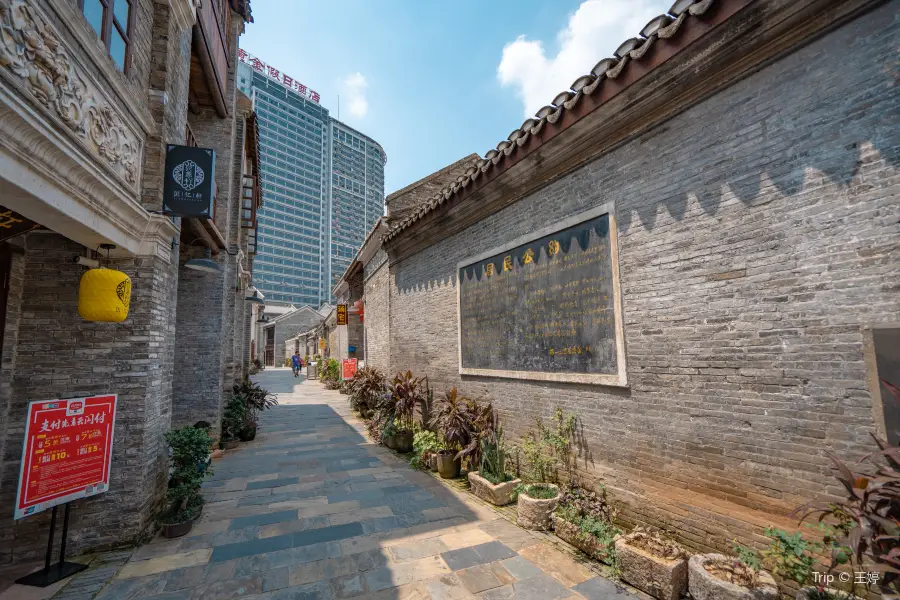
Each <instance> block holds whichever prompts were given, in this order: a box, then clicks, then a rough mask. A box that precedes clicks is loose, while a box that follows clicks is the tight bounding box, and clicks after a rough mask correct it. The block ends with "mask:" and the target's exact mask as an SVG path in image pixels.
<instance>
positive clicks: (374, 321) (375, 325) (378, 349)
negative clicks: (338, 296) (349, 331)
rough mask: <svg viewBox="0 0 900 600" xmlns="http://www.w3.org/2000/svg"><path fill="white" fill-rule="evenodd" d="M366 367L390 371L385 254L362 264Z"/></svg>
mask: <svg viewBox="0 0 900 600" xmlns="http://www.w3.org/2000/svg"><path fill="white" fill-rule="evenodd" d="M364 276H365V299H366V312H365V340H366V365H367V366H370V367H375V368H376V369H378V370H380V371H383V372H387V371H388V370H389V369H390V324H389V318H390V317H389V308H390V292H391V290H390V280H389V277H388V266H387V254H385V252H384V250H379V251H378V252H377V253H375V256H373V257H372V260H370V261H369V262H368V263H367V264H366V265H365V270H364Z"/></svg>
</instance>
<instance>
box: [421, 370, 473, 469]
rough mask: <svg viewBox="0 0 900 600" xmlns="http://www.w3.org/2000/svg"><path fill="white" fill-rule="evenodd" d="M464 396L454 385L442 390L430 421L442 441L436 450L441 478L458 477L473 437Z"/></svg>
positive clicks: (469, 413) (470, 415)
mask: <svg viewBox="0 0 900 600" xmlns="http://www.w3.org/2000/svg"><path fill="white" fill-rule="evenodd" d="M468 402H469V401H468V400H467V399H466V398H463V397H461V396H460V395H459V394H458V392H457V391H456V388H452V389H451V390H449V391H448V392H446V393H445V394H444V397H443V398H442V399H441V400H439V401H438V402H437V403H436V406H435V407H434V414H433V416H432V419H431V425H432V427H433V428H434V429H436V430H437V431H438V432H439V433H440V435H441V437H442V438H443V442H444V449H442V450H440V451H438V454H437V468H438V473H440V475H441V477H443V478H444V479H454V478H456V477H459V472H460V469H461V466H462V457H463V455H464V454H465V452H464V449H465V448H467V447H468V446H469V445H470V444H471V443H472V440H473V438H474V425H473V423H472V413H471V412H470V410H469V408H468V406H467V403H468Z"/></svg>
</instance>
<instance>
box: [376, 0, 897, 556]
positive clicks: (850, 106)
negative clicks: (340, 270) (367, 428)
mask: <svg viewBox="0 0 900 600" xmlns="http://www.w3.org/2000/svg"><path fill="white" fill-rule="evenodd" d="M896 9H897V5H896V3H890V2H888V3H884V2H869V1H864V0H811V1H810V2H804V3H802V8H801V5H800V3H786V2H778V1H775V0H757V1H749V0H702V1H695V2H679V3H676V4H675V5H673V8H672V9H671V10H672V11H673V12H672V13H671V14H665V15H661V16H660V17H658V18H656V19H653V20H652V21H651V22H650V23H648V24H647V26H646V27H644V29H643V30H642V31H641V32H640V35H639V36H637V37H635V38H633V39H630V40H628V41H626V42H624V43H623V44H622V45H621V46H620V47H619V48H618V49H617V51H616V53H615V56H613V57H610V58H608V59H604V60H602V61H600V62H599V63H598V64H597V65H596V66H595V67H594V68H593V70H592V71H591V72H589V73H587V74H586V75H584V76H582V77H579V78H578V79H577V80H576V81H575V82H574V83H573V86H572V89H571V90H564V91H563V92H562V93H560V94H559V95H558V96H557V97H556V98H554V99H553V100H552V102H551V103H550V104H548V106H547V107H545V108H543V109H541V110H540V111H539V112H538V113H537V115H536V116H535V117H534V118H532V119H528V120H527V121H526V122H525V123H523V124H522V126H521V127H520V128H519V129H517V130H516V131H514V132H513V133H512V134H511V135H510V136H509V138H508V139H506V140H503V141H501V142H500V144H498V146H497V147H496V148H495V149H491V150H490V151H489V152H488V153H486V155H485V158H484V160H482V161H479V164H478V165H476V166H474V167H472V168H470V169H468V170H467V172H466V173H465V176H464V177H463V178H462V180H460V181H457V182H455V183H454V184H453V185H450V186H448V187H446V188H445V189H444V190H442V193H441V194H439V195H436V196H435V197H433V198H432V199H429V200H428V201H427V202H426V203H425V204H424V206H423V207H422V208H421V209H420V210H417V211H415V213H413V214H412V215H410V216H409V217H408V218H406V219H403V220H402V221H401V222H400V223H395V224H392V229H391V230H390V232H389V233H388V234H387V235H386V236H385V237H384V238H383V248H382V251H383V254H382V255H380V257H377V258H373V260H372V261H370V264H371V266H372V269H371V274H370V271H369V270H368V269H367V272H366V281H367V285H366V287H365V291H364V298H365V300H366V303H365V306H366V311H365V327H366V330H367V337H368V338H369V340H370V343H369V344H368V356H367V362H369V363H371V364H377V365H379V366H384V365H387V367H386V368H387V369H388V370H389V371H390V372H395V371H400V370H403V371H405V370H406V369H412V370H413V372H414V373H416V374H417V375H420V376H422V375H427V376H428V379H429V383H430V384H431V385H432V386H433V387H436V388H438V393H440V392H441V388H444V389H446V388H450V387H454V386H455V387H457V388H458V389H459V392H460V394H462V395H465V396H469V397H476V398H485V399H489V400H491V401H492V402H493V403H494V406H495V407H496V408H497V409H498V410H499V413H500V419H501V422H502V424H503V430H504V433H505V434H507V435H508V438H509V441H510V442H512V443H515V441H516V440H517V439H518V438H520V436H522V435H523V434H524V433H525V432H526V431H528V429H529V428H531V427H533V426H534V423H535V419H536V418H537V417H541V418H543V419H544V421H545V422H546V420H547V419H548V418H549V417H550V416H551V415H552V413H553V411H554V410H555V409H556V408H560V409H562V410H563V411H565V412H566V413H573V414H575V415H576V417H577V418H578V435H577V440H576V442H577V444H576V447H577V454H578V460H577V474H578V476H579V477H580V478H581V479H582V480H583V482H584V483H585V484H586V485H597V484H603V485H604V486H605V489H606V490H607V492H608V493H609V495H610V497H611V498H612V499H613V500H614V501H615V502H616V504H617V505H618V508H619V517H620V518H621V519H622V521H624V522H625V523H627V524H645V525H654V526H659V527H662V528H664V529H665V530H666V531H667V532H668V533H669V534H671V535H673V536H675V537H676V538H677V539H678V540H679V541H681V542H682V543H684V544H685V545H686V546H688V547H690V548H691V549H693V550H702V551H709V550H717V551H722V550H725V551H727V550H728V549H730V548H731V546H732V543H733V542H732V541H733V540H738V541H739V542H741V543H744V544H751V545H759V544H760V543H761V542H762V540H763V539H764V538H763V537H762V533H763V529H764V528H765V527H766V526H767V525H774V526H777V527H782V528H794V527H796V521H797V518H796V517H795V516H791V512H792V511H793V510H794V509H796V508H797V507H799V506H801V505H803V504H805V503H807V502H809V501H812V500H817V501H823V502H827V501H828V500H829V499H834V498H836V497H837V496H839V495H841V493H842V491H843V490H842V489H841V488H840V486H839V485H838V484H837V481H836V480H835V479H834V478H833V477H832V469H831V462H830V461H829V458H828V455H827V453H828V452H833V453H834V454H836V455H837V456H839V457H840V458H842V459H843V460H845V461H848V462H852V461H855V460H857V459H859V458H860V457H862V456H863V455H866V454H868V453H870V452H872V451H877V446H875V444H874V443H873V441H872V438H871V437H870V434H873V433H875V434H878V435H881V436H882V437H887V436H888V435H889V434H890V432H888V431H886V430H887V428H888V427H887V426H886V423H891V422H894V423H896V411H897V410H898V408H897V407H896V406H895V405H891V404H890V403H889V401H888V399H887V398H886V397H882V392H881V391H880V387H879V377H888V376H889V374H888V373H887V372H883V371H881V370H880V367H878V366H877V365H878V364H879V361H878V360H876V358H877V357H878V355H880V354H882V351H883V350H884V349H883V348H879V342H878V340H879V339H881V338H882V336H880V335H879V334H880V333H881V332H885V331H888V332H890V331H893V332H896V331H897V330H898V328H900V296H898V289H897V284H896V275H897V265H898V264H900V255H898V246H897V243H896V241H897V239H898V238H900V226H898V222H900V220H898V207H900V202H898V197H900V155H898V151H897V149H898V148H900V137H898V136H900V130H898V128H897V127H896V119H895V117H896V115H897V110H898V96H897V94H896V70H897V64H896V39H897V37H898V34H900V20H898V19H897V10H896ZM598 58H599V57H598ZM585 215H588V216H585ZM601 217H602V218H604V219H606V221H605V223H606V224H607V226H606V227H604V228H599V227H598V228H597V229H596V231H597V232H599V233H590V235H588V232H585V237H584V238H583V239H585V240H587V241H588V242H585V243H586V244H587V245H585V246H581V247H582V248H584V247H587V248H588V249H592V248H593V247H594V246H590V245H589V243H590V240H591V239H595V238H597V236H602V238H600V239H606V240H609V242H608V243H609V246H608V249H604V250H603V252H598V254H597V255H596V256H597V257H599V258H602V259H603V261H601V262H599V263H593V262H591V261H583V262H578V261H570V263H571V264H572V266H573V267H574V268H583V265H584V264H598V265H601V266H602V267H603V269H606V271H604V270H603V269H601V268H600V267H598V270H597V272H596V273H594V274H593V275H591V277H596V278H597V281H598V283H596V284H595V283H594V280H593V279H590V278H589V277H587V276H586V277H585V279H583V280H581V281H578V282H573V285H572V287H571V288H569V287H563V286H560V287H558V288H557V287H554V286H553V285H549V286H548V287H547V288H546V292H547V293H546V295H545V297H546V300H545V299H541V301H540V302H535V303H533V304H530V303H529V300H531V298H532V297H533V296H527V297H526V296H525V292H526V291H529V289H534V288H528V287H527V286H523V287H521V288H515V287H513V288H511V290H512V292H511V293H510V292H509V290H507V293H506V296H504V297H500V296H497V295H496V294H498V293H499V292H497V293H494V292H490V291H487V292H485V294H486V295H485V298H487V300H485V301H484V302H481V304H480V305H479V303H478V302H474V301H466V300H465V299H466V296H464V295H463V294H464V292H465V290H466V289H471V288H467V287H466V286H470V285H472V281H473V279H472V277H473V275H472V272H473V271H474V274H475V276H477V277H478V278H480V280H481V281H490V282H493V281H497V282H500V283H497V284H496V285H497V286H498V287H497V289H499V290H503V289H504V288H503V285H502V282H503V281H506V280H505V278H506V277H512V276H516V273H518V272H520V271H522V270H528V269H533V270H534V272H535V277H539V276H541V275H540V273H541V272H543V271H546V269H547V268H549V267H548V265H553V264H556V265H561V264H562V265H564V266H565V262H564V259H566V258H568V252H570V251H572V252H574V251H577V247H576V246H577V245H578V244H582V242H575V241H573V238H572V237H571V236H570V237H567V238H563V240H562V241H563V243H562V244H561V245H562V248H560V244H559V240H558V239H556V238H555V237H554V236H555V235H557V234H556V233H554V232H561V231H565V230H566V228H567V227H570V226H571V227H574V226H576V225H578V224H579V223H582V222H585V220H586V219H590V218H601ZM548 227H550V228H552V231H550V232H549V233H547V232H546V231H545V229H546V228H548ZM545 233H546V237H540V236H542V235H544V234H545ZM560 235H561V234H560ZM541 240H544V241H541ZM554 242H556V243H554ZM532 243H533V246H528V244H532ZM568 243H571V244H572V246H571V247H567V245H566V244H568ZM598 247H600V248H605V247H604V246H598ZM517 248H518V249H519V250H521V251H518V250H516V249H517ZM523 248H524V249H523ZM534 248H537V250H536V253H535V254H532V253H531V251H532V250H533V249H534ZM572 248H575V250H573V249H572ZM495 256H496V257H499V258H498V259H497V261H495V260H494V259H493V258H491V257H495ZM504 256H506V257H507V258H509V259H510V260H509V261H507V260H506V258H504ZM479 261H480V262H479ZM554 261H556V262H554ZM473 265H474V266H473ZM488 265H490V268H488ZM613 266H614V267H615V269H612V267H613ZM507 267H508V268H507ZM461 269H462V271H461ZM609 269H612V270H613V271H614V272H617V276H615V277H612V276H611V277H612V278H611V279H610V280H607V279H604V277H605V275H606V274H607V273H608V272H609ZM507 271H511V273H509V274H507ZM461 272H462V273H463V275H462V276H461V275H460V273H461ZM560 273H565V271H563V270H561V271H560ZM461 277H462V278H463V279H462V280H461ZM526 277H527V273H526ZM559 277H563V275H562V274H560V275H559ZM492 278H493V279H492ZM536 280H537V279H535V281H536ZM526 281H528V279H526ZM585 282H586V283H585ZM486 285H493V284H491V283H489V284H486ZM589 287H597V288H599V292H598V291H597V290H595V289H588V288H589ZM572 290H575V291H577V292H579V294H581V293H582V292H584V294H585V296H584V297H585V298H588V299H589V300H590V301H591V302H594V301H596V302H598V303H599V302H600V301H601V300H599V299H598V298H602V301H603V302H604V304H602V305H600V304H598V305H593V304H588V305H585V304H583V301H582V300H581V299H580V298H581V296H577V297H576V296H573V293H572ZM537 291H540V290H537ZM537 291H535V292H534V294H536V293H537ZM529 293H531V292H530V291H529ZM598 294H599V295H598ZM370 298H378V301H370V300H369V299H370ZM469 298H471V296H469ZM519 298H521V299H522V302H521V303H520V305H518V306H519V308H517V310H523V311H524V310H526V308H525V307H533V308H531V309H530V310H531V314H532V315H533V316H531V317H529V318H530V319H531V320H530V321H528V322H527V327H528V329H524V328H519V329H518V330H513V331H511V333H515V334H516V335H518V334H535V333H537V334H540V336H542V337H541V338H540V340H539V341H540V343H543V344H545V345H546V343H547V341H549V340H552V339H554V338H555V337H560V338H565V336H567V335H569V331H568V330H569V329H570V328H572V329H576V330H577V331H576V333H582V332H584V331H585V330H584V328H583V323H584V322H585V321H576V317H575V316H574V313H572V311H571V310H570V308H571V307H576V308H578V309H579V310H581V311H582V313H583V314H585V315H590V314H594V312H593V311H594V309H595V308H600V309H601V310H603V311H605V310H606V306H607V304H606V302H607V301H608V302H611V303H612V304H609V306H614V307H615V309H616V310H612V311H610V312H606V313H604V316H603V319H604V322H603V325H604V327H605V329H597V330H595V332H593V333H589V335H593V336H598V335H600V334H598V333H596V331H600V332H605V333H603V335H602V336H601V337H602V339H603V341H604V343H606V342H608V343H609V344H610V347H612V348H613V349H614V350H613V352H611V353H610V354H609V355H607V356H606V357H605V358H606V363H607V364H612V365H613V369H612V371H611V372H612V373H613V375H616V376H615V377H610V378H609V379H608V380H607V381H606V382H605V383H600V382H597V381H594V380H591V379H590V378H589V377H581V378H579V377H573V373H574V371H573V368H572V365H578V364H579V363H578V360H579V359H578V357H579V356H584V355H585V354H589V353H592V352H593V350H592V349H591V348H585V347H581V346H577V347H575V348H574V349H573V348H571V347H566V348H561V347H560V346H556V347H550V349H551V350H554V353H550V352H549V351H547V352H543V353H541V352H538V351H537V349H539V348H543V347H544V346H540V345H539V344H536V345H534V346H528V347H526V348H525V351H517V352H518V353H516V354H513V353H512V351H509V350H508V348H507V346H504V344H503V340H499V341H498V340H492V341H491V344H490V345H485V346H484V348H488V349H490V348H494V347H497V348H501V349H506V350H505V351H507V353H506V354H503V352H501V351H498V352H497V354H496V355H492V356H488V358H489V359H498V360H500V359H504V360H506V362H507V364H509V366H508V367H507V369H506V370H505V371H503V372H502V373H499V374H498V373H497V371H498V369H487V368H485V369H482V370H481V372H480V373H472V372H471V370H472V368H471V367H469V366H467V365H470V364H473V362H474V359H472V358H471V357H472V356H474V353H472V352H471V350H468V351H467V350H465V346H463V344H465V343H466V338H467V337H468V338H471V337H472V333H473V332H472V331H471V329H463V326H464V325H465V324H466V323H470V322H471V319H470V320H469V321H466V320H465V319H464V317H465V318H469V316H470V315H472V314H475V313H476V310H477V309H478V307H479V306H482V307H483V306H488V307H497V309H498V310H497V312H496V317H497V318H501V317H503V316H504V313H503V312H502V310H505V309H503V307H504V306H507V305H508V304H509V303H511V302H512V303H514V302H515V301H516V300H517V299H519ZM492 299H496V300H497V302H496V303H494V304H492V303H491V302H493V300H492ZM544 309H546V311H545V310H544ZM563 309H566V310H569V313H567V314H573V316H572V317H571V320H572V321H576V322H575V323H574V324H572V323H571V322H570V321H569V318H568V317H567V318H566V319H565V322H564V323H563V324H562V326H560V325H559V324H557V323H545V322H544V321H543V320H542V319H544V317H541V314H545V313H546V314H550V315H552V314H555V313H557V312H562V311H563ZM578 318H579V319H584V318H586V317H578ZM475 320H476V321H477V318H476V319H475ZM485 322H486V321H485ZM523 322H524V321H520V323H523ZM544 325H547V326H548V327H544ZM465 327H468V325H465ZM560 329H562V330H563V331H562V332H560ZM475 333H476V334H477V333H478V332H475ZM586 335H587V334H586ZM604 336H605V337H604ZM476 337H477V335H476ZM522 337H524V338H525V339H529V338H528V336H527V335H523V336H522ZM883 337H884V338H886V339H890V336H883ZM376 338H377V339H378V343H377V344H373V343H372V341H374V340H375V339H376ZM532 338H534V335H532ZM619 338H621V346H620V348H621V354H620V355H619V356H620V358H621V361H620V362H619V363H613V362H612V361H613V359H614V358H616V352H617V351H616V350H615V344H616V341H617V340H618V339H619ZM461 340H462V342H463V344H461V343H460V342H461ZM873 340H874V344H873ZM461 346H463V347H461ZM470 348H471V346H470ZM475 350H479V348H475ZM531 350H534V351H531ZM561 350H565V352H563V351H561ZM548 355H549V356H548ZM512 358H516V359H517V360H518V362H519V364H516V361H515V360H512ZM554 360H555V361H556V362H555V363H554V362H553V361H554ZM548 362H549V363H551V364H557V365H559V366H558V367H557V368H555V369H551V370H549V371H547V370H546V369H545V370H544V371H542V372H540V373H536V372H537V371H538V368H537V367H534V366H533V365H539V366H540V365H543V364H547V363H548ZM618 367H623V368H624V369H623V371H624V372H622V373H616V370H617V368H618ZM535 374H538V375H542V376H543V379H542V378H540V377H535V376H534V375H535ZM574 374H575V375H579V376H580V375H584V374H585V373H584V372H583V371H582V372H581V373H574ZM586 374H587V375H591V374H592V373H590V372H588V373H586ZM618 375H622V376H621V377H620V376H618ZM579 379H580V380H579ZM894 384H895V385H896V382H894ZM892 411H893V417H892ZM892 418H893V419H894V420H892Z"/></svg>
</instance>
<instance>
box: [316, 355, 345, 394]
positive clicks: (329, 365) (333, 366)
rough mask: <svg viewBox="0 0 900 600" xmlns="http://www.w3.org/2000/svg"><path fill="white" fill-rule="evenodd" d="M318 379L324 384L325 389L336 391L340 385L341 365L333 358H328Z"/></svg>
mask: <svg viewBox="0 0 900 600" xmlns="http://www.w3.org/2000/svg"><path fill="white" fill-rule="evenodd" d="M319 378H320V379H321V380H322V382H323V383H324V384H325V388H326V389H329V390H336V389H338V388H339V387H340V385H341V363H339V362H338V361H337V359H335V358H329V359H328V362H326V363H325V365H324V368H323V369H322V372H321V374H320V375H319Z"/></svg>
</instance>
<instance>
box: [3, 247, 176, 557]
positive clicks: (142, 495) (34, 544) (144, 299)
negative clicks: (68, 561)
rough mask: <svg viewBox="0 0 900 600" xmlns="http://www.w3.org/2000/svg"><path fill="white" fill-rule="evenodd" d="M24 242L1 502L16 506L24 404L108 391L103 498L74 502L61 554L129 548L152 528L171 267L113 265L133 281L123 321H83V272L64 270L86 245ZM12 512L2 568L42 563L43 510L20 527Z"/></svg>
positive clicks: (164, 421) (8, 347)
mask: <svg viewBox="0 0 900 600" xmlns="http://www.w3.org/2000/svg"><path fill="white" fill-rule="evenodd" d="M26 243H27V252H26V254H25V255H24V257H19V258H17V261H16V265H15V267H16V269H15V271H14V272H17V274H18V275H20V278H18V279H14V285H18V286H21V288H20V289H19V290H15V289H14V290H13V291H12V293H11V295H10V299H11V300H14V299H18V298H21V303H20V304H19V308H15V307H13V309H12V313H13V314H14V315H15V314H18V317H17V319H15V320H14V321H13V323H17V325H18V327H17V329H16V333H15V334H14V335H12V336H11V337H7V338H6V339H5V340H4V364H6V363H7V360H8V358H7V356H8V353H9V356H14V357H15V372H14V373H13V376H12V380H11V386H10V394H9V396H7V398H6V401H7V402H8V405H7V407H6V418H5V419H4V422H5V423H6V432H5V433H6V435H5V436H4V437H5V442H4V445H5V449H4V454H3V457H2V458H3V461H2V468H0V503H2V504H3V505H4V506H12V505H13V503H14V498H15V493H16V487H17V482H18V477H19V464H20V457H21V448H22V439H23V435H24V420H25V410H26V407H27V405H28V402H30V401H32V400H42V399H53V398H62V397H77V396H87V395H91V394H98V393H116V394H118V396H119V400H118V409H117V415H116V431H115V439H114V447H113V463H112V476H111V477H112V479H111V482H110V491H109V492H108V493H106V494H101V495H99V496H96V497H94V498H90V499H86V500H81V501H77V502H75V503H74V505H73V506H74V510H73V515H72V516H73V520H72V523H71V530H70V534H69V544H70V546H69V547H70V548H71V551H72V553H73V554H74V553H77V552H79V551H82V550H85V549H86V548H103V547H109V546H112V545H115V544H119V543H126V542H128V541H133V540H135V539H136V538H137V537H138V536H139V535H140V534H141V533H142V532H143V531H145V530H146V529H147V528H148V527H149V526H150V525H151V524H152V519H153V517H154V516H155V512H156V510H157V507H158V505H159V502H160V500H161V498H162V494H163V491H164V489H165V465H166V463H165V456H166V454H165V446H164V440H163V439H162V435H163V433H164V432H165V431H166V430H168V428H169V420H170V405H171V393H170V389H171V372H172V356H173V353H172V350H171V347H172V345H173V341H174V329H173V323H174V319H173V317H174V314H173V313H174V280H175V272H174V267H173V266H172V265H170V264H167V263H164V262H162V261H160V260H158V259H155V258H141V257H138V258H129V259H121V260H114V261H113V263H112V265H111V266H113V267H114V268H118V269H120V270H122V271H124V272H126V273H127V274H128V275H129V276H130V277H131V279H132V297H131V306H130V310H129V316H128V319H126V321H125V322H124V323H90V322H87V321H84V320H82V319H81V317H79V316H78V314H77V307H78V286H79V281H80V279H81V276H82V274H83V273H84V268H83V267H80V266H77V265H75V264H73V263H72V257H73V256H74V255H76V254H84V248H83V247H82V246H80V245H78V244H76V243H74V242H72V241H70V240H67V239H66V238H64V237H62V236H60V235H57V234H52V233H32V234H29V235H28V236H27V238H26ZM16 311H18V313H16ZM7 324H8V325H9V326H10V327H13V326H14V325H13V324H12V323H10V322H9V321H7ZM7 333H12V332H10V331H9V330H8V331H7ZM12 344H14V346H13V345H12ZM11 515H12V511H8V512H4V514H3V516H2V518H0V563H6V562H10V561H20V560H30V559H37V558H40V557H42V556H43V553H44V551H45V548H46V539H47V537H46V536H47V528H48V523H49V512H45V513H42V514H40V515H37V516H35V517H30V518H28V519H23V520H21V521H18V522H14V521H13V520H12V518H11Z"/></svg>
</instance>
